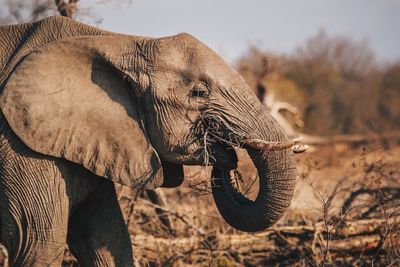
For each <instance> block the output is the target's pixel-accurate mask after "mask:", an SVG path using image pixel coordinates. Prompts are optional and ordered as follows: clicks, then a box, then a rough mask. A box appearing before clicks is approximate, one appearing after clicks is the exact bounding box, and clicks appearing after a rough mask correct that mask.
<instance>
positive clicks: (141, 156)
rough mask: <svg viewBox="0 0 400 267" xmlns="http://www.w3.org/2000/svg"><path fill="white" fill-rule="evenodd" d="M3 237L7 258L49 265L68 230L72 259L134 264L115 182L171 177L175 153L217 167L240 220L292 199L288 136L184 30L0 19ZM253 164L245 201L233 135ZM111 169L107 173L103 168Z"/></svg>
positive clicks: (144, 184) (235, 220) (226, 205)
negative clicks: (252, 189)
mask: <svg viewBox="0 0 400 267" xmlns="http://www.w3.org/2000/svg"><path fill="white" fill-rule="evenodd" d="M0 40H1V41H0V63H1V64H0V67H1V73H0V89H1V98H0V107H1V111H2V113H1V117H0V227H1V229H0V242H1V243H3V244H4V245H5V246H6V248H7V249H8V251H9V254H10V260H11V264H12V265H15V266H32V265H35V264H36V265H55V266H59V265H60V263H61V260H62V257H63V251H64V246H65V243H68V245H69V247H70V249H71V251H72V253H73V254H74V255H75V256H76V257H77V258H78V261H79V262H80V264H81V265H82V266H106V265H110V266H112V265H116V266H132V252H131V244H130V238H129V234H128V231H127V228H126V226H125V224H124V220H123V218H122V215H121V211H120V209H119V206H118V202H117V198H116V194H115V190H114V187H113V182H117V183H120V184H124V185H128V186H132V187H136V188H146V189H154V188H156V187H159V186H163V187H175V186H178V185H180V184H181V182H182V179H183V168H182V164H188V165H203V164H205V161H207V158H206V157H205V156H204V155H205V154H207V153H204V152H205V149H204V144H207V151H208V154H209V155H211V157H210V158H209V160H210V164H212V165H214V167H213V177H214V181H213V183H214V185H215V186H214V188H213V195H214V199H215V202H216V205H217V207H218V209H219V211H220V212H221V215H222V216H223V217H224V219H225V220H226V221H227V222H228V223H229V224H230V225H232V226H233V227H235V228H237V229H239V230H243V231H249V232H255V231H260V230H263V229H265V228H267V227H269V226H271V225H272V224H273V223H275V222H276V221H277V220H278V219H279V218H280V217H281V216H282V214H283V213H284V211H285V210H286V208H287V207H288V206H289V203H290V200H291V197H292V193H293V188H294V183H295V175H296V173H295V166H294V160H293V153H292V151H291V150H290V149H285V150H279V151H269V152H267V151H260V150H257V149H253V148H251V147H247V146H246V145H244V143H243V141H244V140H248V139H261V140H265V141H285V140H286V136H285V134H284V133H283V132H282V130H281V129H280V128H279V126H278V125H277V124H276V122H275V121H274V120H273V119H272V118H271V116H270V115H269V114H268V113H267V112H266V111H265V110H264V108H263V106H262V105H261V103H260V102H259V101H258V100H257V98H256V97H255V95H253V93H252V92H251V91H250V90H249V88H248V86H247V85H246V83H245V82H244V80H243V79H242V77H241V76H240V75H239V74H238V73H236V72H235V71H234V70H233V69H231V68H230V67H229V66H228V65H227V64H226V63H224V62H223V60H222V59H221V58H220V57H218V56H217V55H216V54H215V53H214V52H213V51H212V50H210V49H209V48H208V47H207V46H205V45H204V44H202V43H201V42H199V41H198V40H196V39H195V38H194V37H192V36H190V35H188V34H179V35H176V36H172V37H166V38H161V39H152V38H144V37H135V36H127V35H120V34H114V33H110V32H106V31H102V30H99V29H96V28H93V27H89V26H87V25H84V24H80V23H77V22H74V21H72V20H69V19H66V18H61V17H52V18H47V19H44V20H42V21H39V22H35V23H29V24H21V25H12V26H5V27H1V28H0ZM233 144H236V145H237V146H243V147H245V148H246V149H247V151H248V153H249V154H250V156H251V158H252V160H253V162H254V164H255V166H256V167H257V169H258V172H259V175H260V190H259V194H258V197H257V199H256V200H255V201H251V200H249V199H247V198H246V197H245V196H243V195H241V194H240V193H239V192H237V191H236V189H235V188H234V187H233V186H232V183H231V181H230V177H229V170H230V169H233V168H235V167H236V166H237V157H236V154H235V152H234V150H233V149H232V145H233ZM105 178H107V179H105Z"/></svg>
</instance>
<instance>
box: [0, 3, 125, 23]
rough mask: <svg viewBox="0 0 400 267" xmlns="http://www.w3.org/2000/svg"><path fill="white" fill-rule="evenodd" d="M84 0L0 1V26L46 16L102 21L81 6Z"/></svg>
mask: <svg viewBox="0 0 400 267" xmlns="http://www.w3.org/2000/svg"><path fill="white" fill-rule="evenodd" d="M110 2H114V4H131V3H132V0H123V1H113V0H104V1H102V2H99V3H97V4H98V5H100V4H108V3H110ZM84 3H87V1H85V0H0V25H1V24H10V23H21V22H27V21H33V20H38V19H41V18H44V17H47V16H53V15H61V16H64V17H69V18H74V19H77V17H79V18H82V17H89V18H90V19H91V20H92V21H94V22H95V23H96V24H99V23H101V21H102V19H101V18H98V17H97V16H95V15H93V13H92V12H91V11H90V8H88V7H87V6H86V7H84V6H83V5H82V4H84Z"/></svg>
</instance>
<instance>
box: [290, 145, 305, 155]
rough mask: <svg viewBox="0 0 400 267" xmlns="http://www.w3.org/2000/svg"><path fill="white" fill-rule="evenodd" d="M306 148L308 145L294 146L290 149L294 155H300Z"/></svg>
mask: <svg viewBox="0 0 400 267" xmlns="http://www.w3.org/2000/svg"><path fill="white" fill-rule="evenodd" d="M308 148H309V146H308V145H294V146H293V148H292V149H293V153H294V154H300V153H303V152H304V151H306V150H307V149H308Z"/></svg>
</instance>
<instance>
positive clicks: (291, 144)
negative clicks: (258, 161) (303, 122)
mask: <svg viewBox="0 0 400 267" xmlns="http://www.w3.org/2000/svg"><path fill="white" fill-rule="evenodd" d="M301 139H302V138H301V137H298V138H294V139H292V140H289V141H286V142H273V141H264V140H261V139H248V140H245V141H243V144H246V145H249V146H250V147H252V148H256V149H260V150H265V151H275V150H283V149H287V148H292V149H293V153H295V154H298V153H302V152H304V151H306V150H307V149H308V146H307V145H300V144H298V143H299V142H300V141H301Z"/></svg>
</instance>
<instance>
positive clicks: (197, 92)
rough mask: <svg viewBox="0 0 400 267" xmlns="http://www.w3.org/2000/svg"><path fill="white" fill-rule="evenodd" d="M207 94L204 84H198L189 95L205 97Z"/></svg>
mask: <svg viewBox="0 0 400 267" xmlns="http://www.w3.org/2000/svg"><path fill="white" fill-rule="evenodd" d="M209 94H210V93H209V91H208V88H207V87H206V86H205V85H204V84H198V85H196V86H195V87H193V89H192V91H190V96H191V97H202V98H207V97H208V96H209Z"/></svg>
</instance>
